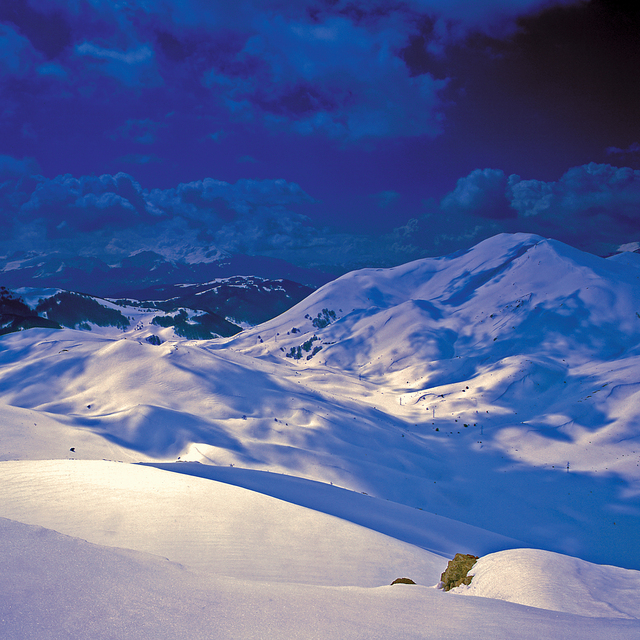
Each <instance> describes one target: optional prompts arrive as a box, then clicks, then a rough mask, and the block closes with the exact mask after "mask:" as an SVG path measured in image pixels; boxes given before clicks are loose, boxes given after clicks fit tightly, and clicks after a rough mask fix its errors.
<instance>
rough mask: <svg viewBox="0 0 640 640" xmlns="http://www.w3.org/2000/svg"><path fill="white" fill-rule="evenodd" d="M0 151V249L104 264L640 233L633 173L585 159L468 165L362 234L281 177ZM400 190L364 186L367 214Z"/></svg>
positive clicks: (314, 263)
mask: <svg viewBox="0 0 640 640" xmlns="http://www.w3.org/2000/svg"><path fill="white" fill-rule="evenodd" d="M33 167H34V165H33V162H32V161H30V160H29V159H28V158H26V159H23V160H16V159H14V158H11V157H4V156H3V157H0V176H2V180H3V182H0V212H1V213H0V223H1V224H2V225H3V228H4V229H5V230H6V233H5V237H4V238H3V240H2V241H0V251H1V252H2V254H4V255H5V256H7V257H9V256H10V255H12V254H13V253H15V252H16V251H33V250H35V251H42V252H51V251H61V252H75V253H77V254H79V255H84V256H96V257H100V258H102V259H106V260H107V261H110V262H116V261H118V260H119V259H121V258H122V257H124V256H126V255H129V254H130V253H133V252H136V251H139V250H141V249H148V250H153V251H156V252H158V253H160V254H162V255H165V256H166V257H167V258H173V259H185V260H189V259H190V258H189V255H190V254H193V255H197V256H200V257H201V256H207V255H208V256H212V257H215V256H218V255H220V254H221V253H230V254H234V253H241V254H249V255H265V256H271V257H278V258H282V259H284V260H288V261H290V262H293V263H295V264H298V265H300V266H306V267H318V268H325V269H328V270H332V271H334V272H342V271H345V270H349V269H353V268H359V267H363V266H389V265H392V264H398V263H401V262H406V261H408V260H411V259H416V258H420V257H424V256H427V255H442V254H445V253H449V252H451V251H455V250H457V249H461V248H467V247H469V246H471V245H472V244H474V243H476V242H478V241H480V240H482V239H483V238H486V237H489V236H491V235H494V234H496V233H500V232H505V231H506V232H516V231H526V232H531V233H537V234H540V235H542V236H546V237H553V238H556V239H559V240H562V241H564V242H567V243H568V244H571V245H573V246H576V247H578V248H581V249H584V250H587V251H591V252H593V253H597V254H600V255H607V254H609V253H612V252H614V251H615V250H616V249H617V248H618V247H619V246H620V245H623V244H625V243H626V244H628V243H630V242H637V241H640V232H639V231H638V230H639V229H640V171H634V170H632V169H629V168H619V167H614V166H611V165H607V164H595V163H591V164H588V165H583V166H579V167H574V168H572V169H570V170H568V171H567V172H566V173H565V174H564V175H562V176H561V177H560V178H559V179H558V180H557V181H555V182H544V181H540V180H535V179H522V178H521V177H520V176H517V175H515V174H512V175H510V176H507V175H505V174H504V172H503V171H501V170H498V169H482V170H480V169H478V170H474V171H472V172H471V173H470V174H469V175H468V176H466V177H463V178H460V179H459V180H458V182H457V184H456V186H455V188H454V189H453V190H452V191H451V192H450V193H449V194H447V195H446V196H445V197H444V198H442V200H441V201H440V202H439V203H437V202H434V201H431V202H428V203H426V204H425V212H424V214H423V215H421V216H419V217H415V218H411V219H410V220H408V222H407V223H406V224H404V225H401V226H399V227H396V228H393V229H390V230H389V231H388V232H387V233H383V234H381V235H378V236H377V237H373V236H371V235H369V234H368V233H367V229H366V228H363V230H362V232H359V233H354V232H351V233H345V232H341V231H340V230H337V229H328V228H320V227H318V226H317V225H315V224H314V222H313V218H314V211H317V209H318V208H319V207H322V203H321V202H318V201H317V200H315V199H314V198H313V197H312V195H310V194H308V193H306V191H305V190H304V189H303V188H302V187H301V186H300V185H298V184H296V183H294V182H289V181H286V180H251V179H242V180H238V181H237V182H235V183H229V182H224V181H221V180H215V179H213V178H205V179H203V180H197V181H192V182H188V183H180V184H178V185H177V186H176V187H174V188H169V189H146V188H144V187H143V186H142V185H141V184H140V183H138V182H137V181H136V180H135V179H134V178H133V177H132V176H130V175H128V174H126V173H117V174H115V175H110V174H105V175H101V176H81V177H79V178H76V177H74V176H72V175H69V174H66V175H61V176H56V177H55V178H53V179H48V178H45V177H43V176H41V175H38V174H31V173H30V170H31V169H33ZM399 197H400V194H398V193H396V192H390V191H383V192H378V193H375V194H371V196H370V197H369V198H368V204H367V206H369V207H370V208H371V210H372V211H373V210H374V209H376V210H379V209H380V208H381V207H383V208H384V207H385V206H387V205H388V203H389V202H393V201H395V200H396V199H398V198H399Z"/></svg>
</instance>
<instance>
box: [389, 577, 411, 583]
mask: <svg viewBox="0 0 640 640" xmlns="http://www.w3.org/2000/svg"><path fill="white" fill-rule="evenodd" d="M391 584H392V585H394V584H415V582H414V581H413V580H412V579H411V578H396V579H395V580H394V581H393V582H392V583H391Z"/></svg>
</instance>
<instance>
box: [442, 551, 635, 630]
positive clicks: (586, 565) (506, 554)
mask: <svg viewBox="0 0 640 640" xmlns="http://www.w3.org/2000/svg"><path fill="white" fill-rule="evenodd" d="M468 575H471V576H473V580H472V581H471V584H470V585H469V586H460V587H456V588H455V589H452V590H451V593H458V594H462V595H469V596H482V597H484V598H495V599H498V600H506V601H507V602H516V603H518V604H524V605H528V606H531V607H539V608H540V609H548V610H551V611H562V612H565V613H573V614H577V615H580V616H591V617H598V618H634V619H640V571H632V570H629V569H621V568H619V567H611V566H604V565H597V564H592V563H591V562H585V561H584V560H580V559H579V558H571V557H569V556H565V555H561V554H559V553H552V552H551V551H542V550H540V549H511V550H509V551H499V552H497V553H492V554H490V555H488V556H484V557H483V558H480V559H479V560H478V561H477V562H476V564H475V565H474V566H473V568H472V569H471V570H470V571H469V573H468ZM559 637H560V636H559Z"/></svg>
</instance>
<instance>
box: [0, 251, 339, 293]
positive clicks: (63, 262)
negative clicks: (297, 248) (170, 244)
mask: <svg viewBox="0 0 640 640" xmlns="http://www.w3.org/2000/svg"><path fill="white" fill-rule="evenodd" d="M233 276H256V277H258V278H264V279H267V280H277V279H286V280H289V281H293V282H300V283H302V284H303V285H304V286H306V287H310V288H314V289H315V288H317V287H319V286H321V285H323V284H326V283H327V282H329V281H330V280H332V279H333V277H334V276H332V275H329V274H326V273H323V272H320V271H316V270H313V269H304V268H301V267H296V266H295V265H292V264H290V263H288V262H285V261H284V260H277V259H275V258H266V257H261V256H245V255H235V256H222V257H220V258H219V259H216V260H212V261H206V262H194V263H188V262H184V261H181V260H171V259H168V258H166V257H163V256H162V255H160V254H158V253H155V252H153V251H142V252H140V253H136V254H133V255H131V256H128V257H126V258H123V259H122V260H120V261H119V262H118V263H117V264H107V262H105V261H104V260H101V259H99V258H96V257H83V256H78V255H63V254H60V253H52V254H39V253H25V252H17V253H15V254H12V255H11V256H5V257H4V258H0V284H2V285H3V286H5V287H6V288H8V289H16V288H19V287H36V288H47V287H57V288H59V289H65V290H67V291H79V292H82V293H85V294H89V295H93V296H101V297H121V296H123V295H129V294H130V293H131V292H134V291H140V290H143V289H147V288H149V287H156V286H169V285H173V284H181V283H191V284H199V283H203V282H210V281H212V280H215V279H219V278H229V277H233Z"/></svg>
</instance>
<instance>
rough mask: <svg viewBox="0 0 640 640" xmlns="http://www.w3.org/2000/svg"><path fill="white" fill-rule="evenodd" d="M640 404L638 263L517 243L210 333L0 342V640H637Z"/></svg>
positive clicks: (531, 241) (424, 263)
mask: <svg viewBox="0 0 640 640" xmlns="http://www.w3.org/2000/svg"><path fill="white" fill-rule="evenodd" d="M638 399H640V260H638V259H636V256H635V254H630V255H627V254H621V256H614V257H612V258H609V259H606V260H605V259H602V258H597V257H594V256H591V255H588V254H585V253H582V252H580V251H577V250H575V249H572V248H570V247H568V246H566V245H563V244H562V243H559V242H555V241H553V240H545V239H543V238H540V237H537V236H531V235H523V234H517V235H501V236H496V237H495V238H491V239H489V240H486V241H485V242H483V243H481V244H479V245H478V246H476V247H474V248H472V249H470V250H469V251H466V252H461V253H458V254H453V255H451V256H446V257H443V258H437V259H425V260H420V261H417V262H413V263H410V264H407V265H403V266H400V267H396V268H394V269H383V270H380V269H372V270H362V271H357V272H354V273H350V274H347V275H345V276H343V277H341V278H339V279H337V280H335V281H333V282H330V283H329V284H327V285H325V286H324V287H322V288H320V289H319V290H317V291H315V292H314V293H312V294H311V295H310V296H308V297H307V298H305V299H304V300H302V301H301V302H300V303H298V304H297V305H295V306H294V307H292V308H291V309H289V310H288V311H286V312H284V313H283V314H281V315H279V316H278V317H276V318H273V319H272V320H269V321H267V322H265V323H263V324H261V325H259V326H257V327H254V328H250V329H246V330H244V331H242V332H241V333H238V334H237V335H234V336H232V337H229V338H222V339H216V340H208V341H196V340H178V339H175V338H174V339H170V340H167V341H165V342H164V343H163V344H160V345H153V344H149V343H148V342H146V341H145V340H138V339H135V336H133V335H128V334H126V333H123V332H122V330H121V329H118V328H116V327H113V328H109V327H105V328H103V329H102V330H101V331H100V332H98V331H91V332H80V331H77V330H71V329H62V330H54V329H47V328H34V329H29V330H28V331H20V332H16V333H12V334H8V335H5V336H2V337H1V338H0V418H1V420H0V433H1V438H2V439H1V441H2V443H3V446H2V449H1V451H0V460H2V462H0V476H1V477H2V480H1V482H2V487H3V496H2V499H1V500H0V518H6V519H8V520H0V526H2V528H3V532H4V533H3V539H4V540H5V543H4V545H5V546H4V547H2V548H3V549H4V551H2V553H4V555H3V556H2V557H3V560H4V559H6V562H7V563H9V564H7V566H10V571H9V573H8V574H5V575H9V576H13V577H9V578H3V580H4V581H5V582H4V583H3V588H6V589H7V593H10V597H9V598H8V599H7V602H8V603H9V607H10V608H9V609H8V610H7V612H6V613H5V612H2V616H4V619H5V620H9V622H10V626H9V627H8V628H9V630H10V632H11V633H10V634H9V636H7V637H11V638H19V637H20V638H21V637H25V638H26V637H38V638H40V637H42V638H44V637H47V636H46V635H44V634H43V633H42V632H39V631H37V628H36V626H34V625H32V624H31V623H30V622H29V620H32V619H34V618H33V616H35V619H36V620H38V621H39V624H40V625H41V626H40V627H39V628H42V621H43V620H44V621H45V623H46V621H47V620H49V621H50V622H51V624H53V627H52V628H54V629H56V630H59V629H63V628H68V629H73V630H74V631H75V633H76V635H77V634H78V633H80V635H82V634H83V633H84V634H85V635H87V634H88V635H89V636H90V637H92V638H93V637H105V638H106V637H116V636H117V633H120V636H118V637H127V633H129V635H131V633H134V632H135V635H136V637H149V638H151V637H154V638H157V637H172V638H175V637H189V638H193V637H203V638H204V637H211V633H212V631H211V629H212V628H215V629H216V631H215V632H213V633H214V637H220V638H227V637H232V636H233V637H247V638H249V637H267V638H275V637H281V636H282V635H288V636H291V637H296V638H310V637H322V638H334V637H335V638H378V637H380V638H382V637H385V638H388V637H403V638H431V637H434V638H435V637H447V636H451V635H458V636H462V637H464V636H465V634H466V633H467V632H468V628H469V626H470V625H472V626H473V635H474V637H476V638H498V639H500V638H513V637H524V638H528V637H531V638H536V639H539V638H552V637H558V636H559V637H564V638H574V637H575V638H578V637H579V638H600V637H629V636H630V635H631V636H633V635H634V634H636V635H637V634H638V633H640V626H639V625H640V621H639V620H640V610H639V609H638V607H637V602H638V599H637V593H638V589H640V571H639V570H640V552H639V549H640V545H639V544H638V542H640V533H639V532H640V508H639V507H638V504H639V503H638V499H639V496H640V409H638V406H640V405H639V403H638ZM109 461H122V462H125V463H131V462H139V463H143V464H141V465H140V464H138V465H131V464H118V463H117V462H109ZM36 527H44V528H45V529H46V530H47V531H43V530H42V529H38V528H36ZM60 534H64V536H71V537H61V535H60ZM81 541H87V542H81ZM523 547H529V548H530V549H529V550H528V551H527V550H524V549H522V548H523ZM117 548H124V549H128V550H131V551H126V552H125V551H122V550H121V549H117ZM134 552H135V553H134ZM456 552H462V553H471V554H474V555H478V556H482V557H481V558H480V560H478V563H477V566H476V567H474V569H473V570H472V572H471V573H475V577H474V578H473V580H472V582H471V585H470V586H469V587H468V588H466V587H459V588H458V589H456V590H454V592H450V593H448V594H444V593H442V592H441V591H439V590H435V589H430V588H429V587H431V586H433V585H435V584H436V583H437V582H438V580H439V574H440V572H442V571H444V569H445V567H446V559H447V558H451V557H453V554H454V553H456ZM67 554H71V555H73V556H75V555H77V556H78V557H79V558H82V560H81V561H78V562H80V563H81V564H79V565H76V564H73V565H71V566H70V565H69V564H68V563H66V562H65V560H64V558H65V557H67ZM132 554H133V555H132ZM149 554H154V555H149ZM156 556H162V557H164V558H168V560H169V561H170V562H169V563H165V564H162V563H161V562H160V561H159V560H158V558H157V557H156ZM568 556H571V557H568ZM127 563H129V568H127ZM174 563H179V564H180V566H178V565H176V564H174ZM594 563H596V564H594ZM603 565H616V566H603ZM21 567H22V568H26V572H27V573H26V575H22V574H21V573H20V571H21ZM82 570H84V572H85V573H84V575H91V576H95V578H96V580H97V582H92V583H91V584H90V585H87V584H86V580H85V581H84V582H83V584H84V585H85V586H84V589H85V591H78V590H76V589H73V588H70V587H68V586H67V587H66V588H62V585H68V584H72V583H73V580H75V579H79V576H80V575H83V573H82ZM137 575H139V576H140V579H139V580H135V581H132V576H137ZM16 576H19V582H15V580H18V578H17V577H16ZM57 576H62V577H57ZM401 576H408V577H411V578H413V579H414V581H416V582H417V583H418V585H422V586H418V587H414V586H406V585H394V586H393V587H390V586H388V585H389V584H390V583H391V581H392V580H393V579H394V578H397V577H401ZM559 576H560V578H558V577H559ZM558 579H560V583H561V585H564V589H563V588H562V586H560V587H559V586H558ZM7 580H13V581H14V582H11V583H9V582H7ZM39 581H48V582H43V583H42V584H40V582H39ZM14 583H15V584H19V588H18V589H17V591H16V590H14V591H11V592H10V591H9V586H8V585H9V584H14ZM169 584H171V585H173V587H172V588H168V585H169ZM47 585H52V586H47ZM56 585H59V587H60V588H58V589H57V591H56V598H57V600H55V602H57V603H59V607H60V609H57V608H56V607H55V606H52V602H53V601H52V599H51V598H52V596H51V595H48V594H49V593H51V592H50V591H48V589H51V588H55V586H56ZM134 585H137V586H134ZM383 585H387V586H383ZM21 589H22V590H21ZM135 589H138V590H137V591H136V590H135ZM459 591H460V592H464V594H465V595H466V596H476V597H464V598H461V597H459V596H460V593H458V592H459ZM568 592H570V593H572V594H575V597H573V598H569V597H568V596H567V593H568ZM29 593H31V594H33V593H37V594H38V595H37V597H38V598H39V599H40V601H42V602H44V603H45V604H46V606H47V609H46V610H47V611H48V613H47V614H44V613H41V612H40V613H38V610H37V609H38V608H37V605H34V604H33V601H32V599H31V598H30V597H29V596H28V595H26V594H29ZM80 593H88V594H90V595H88V596H87V597H88V598H89V601H90V602H91V604H89V603H87V604H83V602H84V601H83V600H82V598H80V600H81V603H80V605H78V604H77V602H78V596H79V594H80ZM21 594H22V595H21ZM132 594H136V595H135V597H136V598H138V602H139V603H141V604H140V607H139V608H136V607H135V606H132V605H130V604H127V605H125V606H124V607H123V608H122V611H123V613H122V615H123V620H124V622H123V624H124V625H125V626H126V625H129V626H128V627H127V629H129V631H128V632H123V631H122V629H121V628H118V629H116V631H112V632H110V631H109V630H108V628H107V626H105V620H106V619H107V613H106V612H107V611H108V610H109V609H111V610H113V607H118V606H120V605H118V604H117V603H118V602H121V601H123V602H124V601H126V602H129V603H130V602H131V597H132ZM96 599H97V600H98V601H99V602H100V605H99V606H98V607H97V608H96ZM74 603H75V606H76V607H79V610H80V611H81V612H82V613H85V614H89V612H90V611H93V615H94V616H97V617H98V618H97V620H94V618H93V617H92V618H90V619H89V620H84V619H80V618H78V617H77V616H75V615H72V613H70V612H71V611H72V607H73V606H74ZM202 607H205V609H204V610H205V611H206V612H209V611H210V612H213V613H211V615H212V616H213V618H209V617H208V615H209V614H208V613H206V612H205V613H202V611H203V609H202ZM59 611H63V612H65V613H64V614H61V613H59ZM136 611H138V612H139V611H143V612H144V613H143V614H142V618H141V617H140V614H139V613H136ZM170 611H173V612H174V615H170V613H168V612H170ZM16 612H20V613H22V615H23V617H22V618H19V617H16ZM198 612H200V613H198ZM328 612H331V613H330V614H329V613H328ZM7 616H8V617H7ZM30 616H31V617H30ZM47 616H48V617H47ZM65 616H66V617H65ZM585 616H586V617H585ZM0 617H1V616H0ZM294 618H295V622H294V621H293V619H294ZM159 620H160V621H162V623H159V622H158V621H159ZM427 622H428V624H427ZM65 625H67V626H65ZM159 625H160V626H159ZM212 625H213V626H212ZM116 626H117V624H116ZM113 628H114V629H115V628H116V627H113ZM122 628H124V627H122ZM34 630H35V631H34ZM123 633H124V635H123ZM145 633H146V634H147V635H145ZM11 634H13V635H11ZM34 634H35V635H34ZM163 634H164V635H163ZM72 635H73V633H72Z"/></svg>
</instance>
